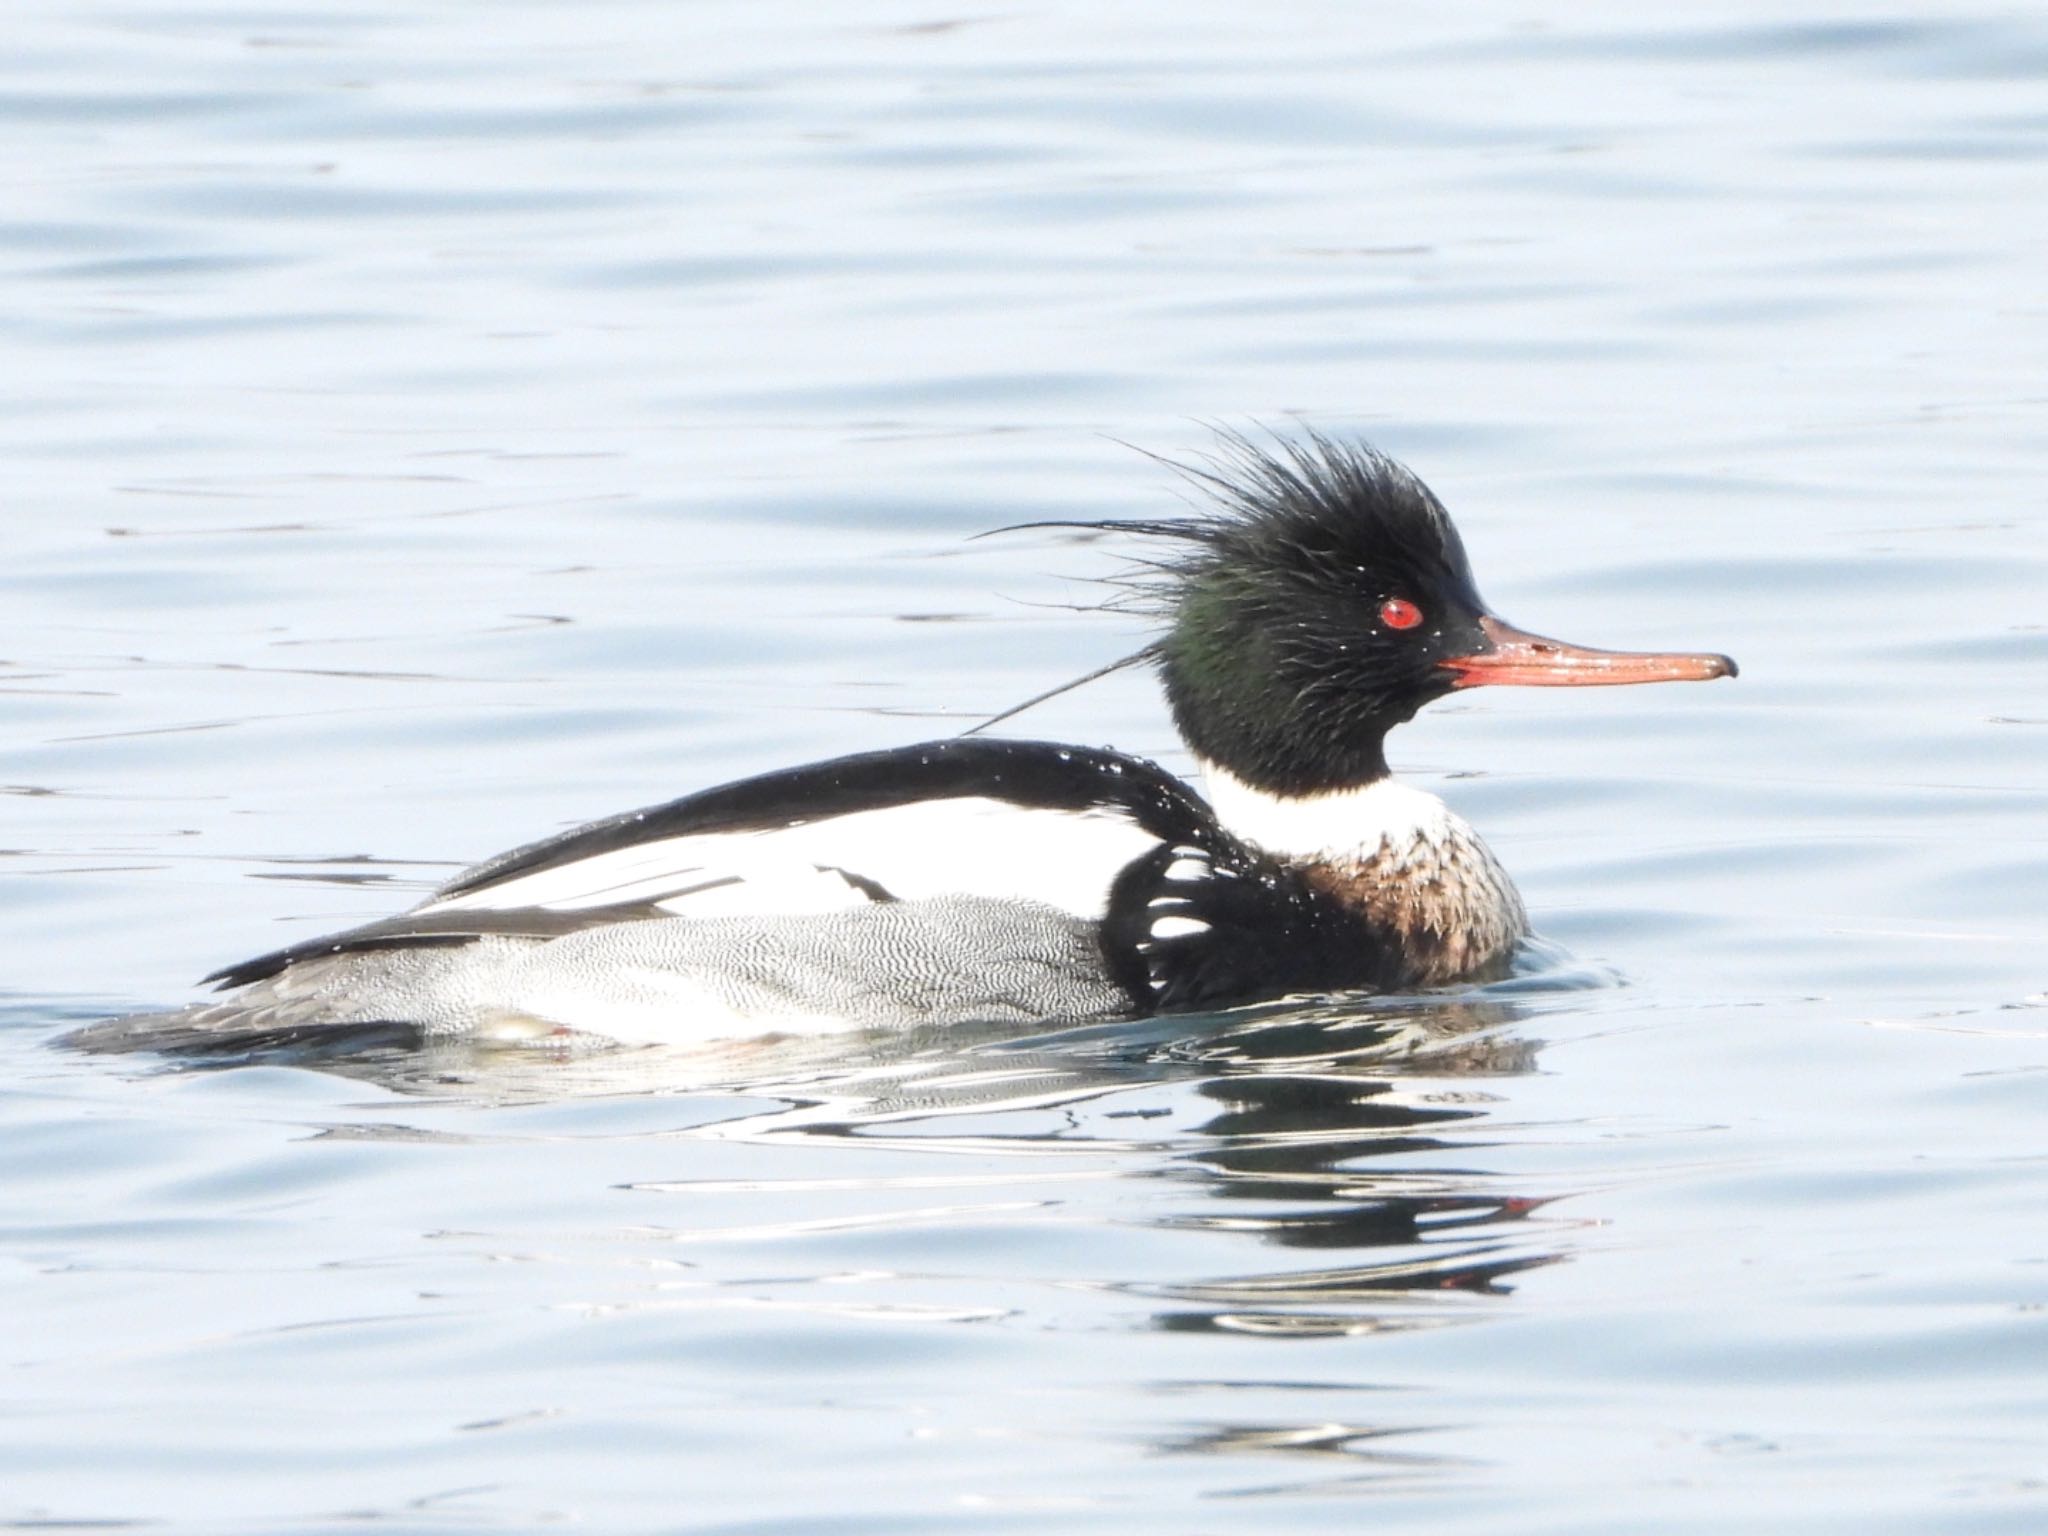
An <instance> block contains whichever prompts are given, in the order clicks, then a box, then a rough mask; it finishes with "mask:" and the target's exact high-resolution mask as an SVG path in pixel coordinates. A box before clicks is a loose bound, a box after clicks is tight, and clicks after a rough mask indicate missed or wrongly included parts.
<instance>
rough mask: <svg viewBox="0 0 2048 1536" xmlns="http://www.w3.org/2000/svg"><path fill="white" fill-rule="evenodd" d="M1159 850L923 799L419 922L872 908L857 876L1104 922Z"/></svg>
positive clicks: (450, 906)
mask: <svg viewBox="0 0 2048 1536" xmlns="http://www.w3.org/2000/svg"><path fill="white" fill-rule="evenodd" d="M1157 846H1158V839H1156V838H1154V837H1153V836H1152V835H1151V834H1150V833H1149V832H1146V831H1145V830H1144V829H1143V828H1141V827H1139V826H1138V825H1137V824H1136V823H1135V822H1133V821H1132V820H1131V819H1130V818H1129V817H1128V816H1126V815H1124V814H1123V813H1122V812H1120V811H1116V810H1109V809H1103V810H1092V811H1085V812H1074V811H1055V810H1046V809H1043V808H1035V807H1024V806H1018V805H1013V804H1011V803H1010V802H1008V801H1006V800H991V799H987V798H984V797H979V796H973V797H961V798H956V799H951V800H920V801H915V802H913V803H911V804H909V805H900V806H890V807H888V808H886V809H882V810H871V811H854V812H851V813H850V814H848V815H845V816H834V817H831V818H829V819H826V820H822V821H813V822H806V823H804V824H802V825H800V826H794V827H781V828H775V829H772V830H768V831H761V832H710V833H702V834H699V835H697V836H694V837H669V838H660V839H657V840H655V841H652V842H646V843H638V844H635V845H634V846H632V847H630V848H620V849H616V850H614V851H612V852H610V853H601V854H594V855H592V856H591V857H589V858H586V859H578V860H576V861H575V862H574V863H571V864H564V865H561V866H559V867H557V868H554V869H544V870H538V871H535V872H534V873H532V874H525V875H514V876H512V877H510V878H508V879H504V880H500V881H497V882H495V883H493V884H490V885H487V886H484V887H483V888H482V889H481V890H475V891H465V892H463V893H462V894H460V895H458V896H449V897H445V898H442V899H439V900H430V901H428V902H426V903H424V904H423V905H422V906H420V907H419V908H418V909H417V910H419V911H421V912H475V911H501V910H506V909H509V908H516V907H543V908H548V909H550V910H554V911H577V910H581V909H585V908H589V907H601V906H609V905H611V904H613V903H615V902H623V901H644V902H656V903H659V904H660V905H661V907H662V908H663V909H664V910H666V911H670V912H674V913H677V914H678V915H681V916H687V917H697V916H704V917H732V916H743V915H755V914H760V915H772V914H795V913H816V912H829V911H833V910H836V909H839V908H845V907H855V906H859V905H861V904H863V903H864V902H866V901H868V900H869V899H870V898H869V897H868V896H867V895H865V894H864V893H863V892H862V891H861V890H860V888H859V887H858V886H856V885H855V884H854V883H852V882H851V881H849V880H848V879H847V878H846V877H847V876H849V875H851V876H857V877H859V878H860V879H861V880H868V881H872V882H874V884H876V885H878V886H880V887H881V888H882V889H883V890H885V891H887V892H888V893H889V894H890V895H892V896H896V897H899V898H901V899H902V900H905V901H917V900H922V899H924V898H926V897H931V896H947V895H977V896H1007V897H1016V898H1020V899H1023V900H1028V901H1039V902H1044V903H1045V904H1047V905H1048V906H1053V907H1057V908H1058V909H1060V910H1061V911H1064V912H1070V913H1072V914H1073V915H1075V916H1076V917H1081V918H1088V919H1099V918H1101V917H1102V915H1103V913H1104V911H1105V910H1106V908H1107V906H1108V902H1109V888H1110V884H1111V882H1113V881H1114V880H1115V879H1116V876H1117V873H1118V871H1120V870H1121V869H1122V868H1123V867H1124V866H1125V865H1126V864H1128V863H1130V862H1131V861H1132V860H1133V859H1136V858H1138V857H1140V856H1141V855H1143V854H1145V853H1148V852H1150V851H1151V850H1152V849H1153V848H1155V847H1157ZM842 870H843V871H845V874H843V875H842V874H840V873H837V872H838V871H842Z"/></svg>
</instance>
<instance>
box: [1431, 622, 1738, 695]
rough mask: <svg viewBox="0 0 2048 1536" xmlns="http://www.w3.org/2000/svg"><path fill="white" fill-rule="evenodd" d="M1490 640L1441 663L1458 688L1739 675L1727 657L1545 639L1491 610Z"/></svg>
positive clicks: (1692, 679)
mask: <svg viewBox="0 0 2048 1536" xmlns="http://www.w3.org/2000/svg"><path fill="white" fill-rule="evenodd" d="M1479 628H1480V629H1481V630H1482V631H1483V632H1484V633H1485V635H1486V638H1487V640H1488V642H1489V644H1488V647H1487V649H1485V650H1483V651H1476V652H1474V653H1473V654H1472V655H1470V656H1454V657H1452V658H1451V659H1450V660H1449V661H1445V662H1440V663H1438V665H1440V666H1442V667H1444V668H1445V669H1446V670H1448V671H1451V672H1454V673H1456V674H1457V681H1456V682H1455V683H1453V684H1452V685H1451V686H1452V687H1454V688H1477V687H1479V686H1480V685H1481V684H1482V683H1517V684H1520V685H1521V686H1523V687H1525V688H1600V687H1612V686H1614V685H1616V684H1620V683H1698V682H1705V681H1706V680H1707V679H1709V678H1714V677H1733V676H1735V663H1734V662H1733V661H1731V660H1729V659H1728V658H1727V657H1726V656H1717V655H1714V654H1712V653H1711V652H1692V651H1595V650H1591V649H1589V648H1588V647H1586V646H1583V645H1566V644H1565V643H1564V642H1563V641H1562V640H1546V639H1545V638H1544V637H1543V636H1541V635H1532V634H1529V633H1527V632H1526V631H1523V630H1519V629H1516V628H1515V627H1514V625H1512V624H1503V623H1502V622H1501V621H1500V620H1499V619H1496V618H1495V617H1493V615H1491V614H1487V615H1485V616H1483V617H1482V618H1481V619H1480V620H1479Z"/></svg>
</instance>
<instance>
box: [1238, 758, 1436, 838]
mask: <svg viewBox="0 0 2048 1536" xmlns="http://www.w3.org/2000/svg"><path fill="white" fill-rule="evenodd" d="M1201 769H1202V776H1203V777H1204V778H1205V779H1206V780H1207V781H1208V784H1209V804H1210V806H1211V807H1212V808H1214V810H1215V812H1216V819H1217V820H1218V821H1220V822H1222V823H1223V825H1224V826H1225V827H1227V828H1229V830H1230V831H1231V832H1233V833H1235V834H1236V835H1237V836H1239V837H1241V838H1243V839H1245V841H1247V842H1251V843H1257V844H1258V845H1259V846H1260V847H1261V848H1263V849H1265V850H1266V852H1268V853H1271V854H1275V855H1277V856H1279V857H1280V858H1283V859H1304V860H1316V861H1323V860H1336V859H1356V858H1367V857H1370V856H1371V855H1372V854H1374V853H1376V852H1378V851H1379V849H1380V848H1381V847H1382V846H1383V845H1387V844H1391V845H1393V846H1395V847H1407V846H1410V845H1411V844H1413V843H1414V842H1417V841H1421V842H1425V843H1429V844H1432V845H1441V844H1443V843H1445V842H1448V841H1451V840H1455V839H1458V838H1459V837H1460V836H1461V835H1462V836H1463V837H1466V838H1469V837H1471V836H1472V831H1471V829H1470V828H1469V827H1467V826H1466V825H1465V823H1464V821H1463V820H1462V819H1460V818H1459V817H1458V816H1457V815H1455V814H1454V813H1453V812H1452V811H1451V809H1450V807H1449V806H1447V805H1445V804H1444V803H1443V801H1441V800H1439V799H1437V797H1436V796H1435V795H1432V794H1430V793H1429V792H1428V791H1426V790H1420V789H1414V788H1411V787H1410V786H1409V785H1406V784H1402V783H1399V782H1397V781H1396V780H1394V779H1391V778H1387V779H1375V780H1373V782H1372V783H1370V784H1362V785H1360V786H1359V787H1358V788H1356V789H1335V790H1329V791H1326V792H1325V793H1322V794H1315V795H1274V794H1268V793H1267V792H1266V791H1265V790H1262V789H1254V788H1252V786H1251V785H1249V784H1247V783H1245V782H1244V781H1243V780H1242V779H1239V778H1237V777H1235V776H1234V775H1232V774H1231V773H1230V772H1229V771H1227V770H1226V769H1222V768H1219V767H1217V766H1216V765H1215V764H1214V763H1210V762H1203V763H1202V764H1201Z"/></svg>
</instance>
